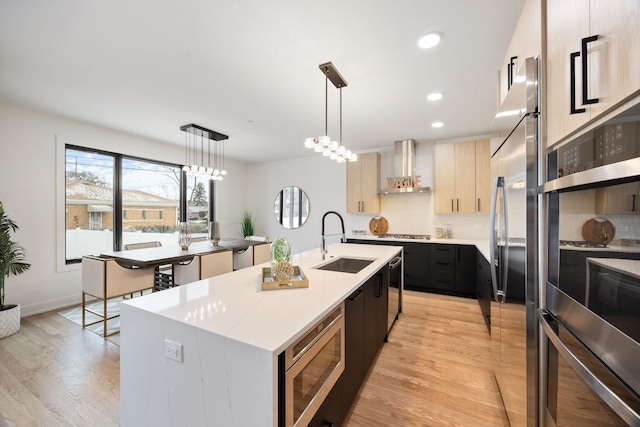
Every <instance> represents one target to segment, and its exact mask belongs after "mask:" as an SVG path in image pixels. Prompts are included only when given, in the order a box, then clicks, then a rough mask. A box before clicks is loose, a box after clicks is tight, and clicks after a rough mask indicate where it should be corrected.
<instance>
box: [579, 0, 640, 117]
mask: <svg viewBox="0 0 640 427" xmlns="http://www.w3.org/2000/svg"><path fill="white" fill-rule="evenodd" d="M590 8H591V20H590V25H591V28H590V30H589V33H590V34H597V35H598V36H599V40H598V41H596V42H594V43H592V44H593V51H592V52H591V53H590V55H592V56H593V61H592V63H591V69H590V72H591V77H590V79H591V83H592V85H591V87H590V93H592V94H593V95H590V96H592V97H597V98H599V102H598V103H597V104H593V105H592V106H591V115H592V117H595V116H597V115H599V114H601V113H603V112H605V111H606V110H608V109H610V108H611V107H614V106H615V105H616V104H618V103H620V101H623V100H624V99H625V98H627V97H628V96H629V95H631V94H632V93H634V92H636V91H638V90H640V55H639V53H640V0H615V1H611V0H608V1H601V0H600V1H595V0H592V1H591V3H590Z"/></svg>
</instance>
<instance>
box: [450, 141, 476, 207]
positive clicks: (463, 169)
mask: <svg viewBox="0 0 640 427" xmlns="http://www.w3.org/2000/svg"><path fill="white" fill-rule="evenodd" d="M453 145H454V147H455V157H456V159H455V163H454V165H453V170H454V173H455V179H454V199H455V200H454V203H453V204H454V208H455V210H454V212H458V213H473V212H475V211H476V185H475V176H476V172H475V171H476V142H475V141H467V142H459V143H457V144H453Z"/></svg>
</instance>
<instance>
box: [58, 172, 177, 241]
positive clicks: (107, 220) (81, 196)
mask: <svg viewBox="0 0 640 427" xmlns="http://www.w3.org/2000/svg"><path fill="white" fill-rule="evenodd" d="M112 191H113V190H112V189H111V188H108V187H104V186H100V185H95V184H90V183H86V182H81V181H71V182H68V183H67V221H66V222H67V224H66V228H67V230H71V229H75V228H80V229H88V230H102V229H108V228H111V224H113V202H112ZM122 204H123V205H124V206H125V207H126V209H124V210H123V211H124V214H123V221H122V226H123V228H125V229H126V230H131V231H133V230H135V229H137V228H143V227H157V228H160V229H163V228H170V227H175V226H176V224H177V223H178V216H177V215H178V202H177V201H175V200H171V199H166V198H164V197H160V196H156V195H154V194H149V193H145V192H143V191H139V190H123V192H122Z"/></svg>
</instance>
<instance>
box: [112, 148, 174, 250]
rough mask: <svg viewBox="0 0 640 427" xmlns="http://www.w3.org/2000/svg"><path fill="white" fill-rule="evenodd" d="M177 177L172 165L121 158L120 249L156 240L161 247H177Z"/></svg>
mask: <svg viewBox="0 0 640 427" xmlns="http://www.w3.org/2000/svg"><path fill="white" fill-rule="evenodd" d="M181 175H182V171H181V169H180V168H179V167H178V166H175V165H167V164H162V163H156V162H150V161H146V160H139V159H130V158H123V159H122V180H121V182H122V211H123V213H122V245H123V247H124V245H126V244H127V243H140V242H156V241H157V242H160V243H162V246H167V245H172V244H177V241H178V240H177V236H176V234H175V233H176V226H177V225H178V221H179V213H180V209H179V206H180V179H181ZM125 212H126V215H125Z"/></svg>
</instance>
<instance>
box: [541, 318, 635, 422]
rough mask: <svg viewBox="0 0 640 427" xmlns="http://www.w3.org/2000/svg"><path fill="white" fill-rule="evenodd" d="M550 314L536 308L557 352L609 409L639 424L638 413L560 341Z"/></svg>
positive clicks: (624, 418)
mask: <svg viewBox="0 0 640 427" xmlns="http://www.w3.org/2000/svg"><path fill="white" fill-rule="evenodd" d="M550 318H551V315H550V314H549V313H548V312H547V311H545V310H542V309H540V310H538V319H540V324H541V325H542V328H543V329H544V332H545V334H546V335H547V337H549V340H550V341H551V342H552V343H553V345H554V346H555V347H556V349H557V350H558V353H560V355H562V357H563V358H564V360H565V361H566V362H567V363H568V364H569V366H571V368H572V369H573V370H574V371H575V372H576V373H577V374H578V375H579V376H580V378H582V380H583V381H584V382H586V383H587V384H588V385H589V387H591V389H592V390H593V391H594V392H595V393H596V394H597V395H598V396H599V397H600V398H601V399H602V400H603V401H605V402H606V403H607V404H608V405H609V406H610V407H611V409H613V410H614V411H615V413H616V414H618V416H620V418H622V419H623V420H624V421H626V422H627V423H628V424H629V425H639V424H640V414H638V413H637V412H635V411H634V410H633V409H632V408H631V407H629V405H627V404H626V403H625V402H624V401H623V400H622V399H620V397H618V396H617V395H616V394H615V393H614V392H613V391H611V389H610V388H609V387H607V386H606V385H605V384H604V383H603V382H602V381H600V379H599V378H598V377H597V376H596V375H595V374H594V373H593V372H591V371H590V370H589V368H587V366H586V365H585V364H584V363H582V361H581V360H580V359H579V358H578V357H577V356H576V355H575V354H574V353H573V352H572V351H571V350H570V349H569V348H568V347H567V346H566V345H565V344H564V343H563V342H562V339H561V338H560V337H559V336H558V334H556V332H555V331H554V330H553V327H552V326H551V323H550V322H549V319H550Z"/></svg>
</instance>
